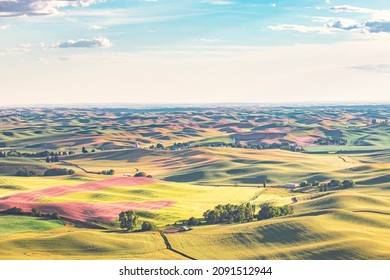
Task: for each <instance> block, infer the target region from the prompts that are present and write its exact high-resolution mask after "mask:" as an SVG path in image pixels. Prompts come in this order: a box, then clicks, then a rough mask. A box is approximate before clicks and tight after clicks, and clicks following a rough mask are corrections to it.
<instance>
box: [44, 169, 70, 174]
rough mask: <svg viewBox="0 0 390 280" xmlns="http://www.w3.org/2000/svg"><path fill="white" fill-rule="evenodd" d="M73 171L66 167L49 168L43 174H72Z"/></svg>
mask: <svg viewBox="0 0 390 280" xmlns="http://www.w3.org/2000/svg"><path fill="white" fill-rule="evenodd" d="M74 173H75V172H74V170H73V169H66V168H51V169H47V170H46V171H45V173H44V174H43V176H62V175H73V174H74Z"/></svg>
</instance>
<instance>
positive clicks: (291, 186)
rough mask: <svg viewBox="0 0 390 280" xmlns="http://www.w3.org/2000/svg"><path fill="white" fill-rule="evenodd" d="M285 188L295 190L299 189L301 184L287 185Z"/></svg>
mask: <svg viewBox="0 0 390 280" xmlns="http://www.w3.org/2000/svg"><path fill="white" fill-rule="evenodd" d="M284 187H285V188H287V189H294V188H297V187H299V184H297V183H288V184H285V185H284Z"/></svg>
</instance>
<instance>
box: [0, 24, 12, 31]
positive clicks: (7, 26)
mask: <svg viewBox="0 0 390 280" xmlns="http://www.w3.org/2000/svg"><path fill="white" fill-rule="evenodd" d="M9 27H10V25H0V30H6V29H8V28H9Z"/></svg>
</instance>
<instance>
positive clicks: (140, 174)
mask: <svg viewBox="0 0 390 280" xmlns="http://www.w3.org/2000/svg"><path fill="white" fill-rule="evenodd" d="M147 176H148V174H146V173H145V172H137V173H135V175H134V177H147Z"/></svg>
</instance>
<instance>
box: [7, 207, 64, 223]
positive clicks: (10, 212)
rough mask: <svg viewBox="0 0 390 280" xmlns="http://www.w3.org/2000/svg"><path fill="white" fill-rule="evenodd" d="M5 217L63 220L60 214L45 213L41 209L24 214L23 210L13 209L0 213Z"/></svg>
mask: <svg viewBox="0 0 390 280" xmlns="http://www.w3.org/2000/svg"><path fill="white" fill-rule="evenodd" d="M0 214H3V215H18V216H33V217H44V218H48V219H53V220H59V219H60V218H61V216H60V213H58V212H53V213H43V212H42V211H41V210H40V209H39V208H32V209H31V212H24V211H23V209H22V208H19V207H12V208H9V209H6V210H3V211H0Z"/></svg>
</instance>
